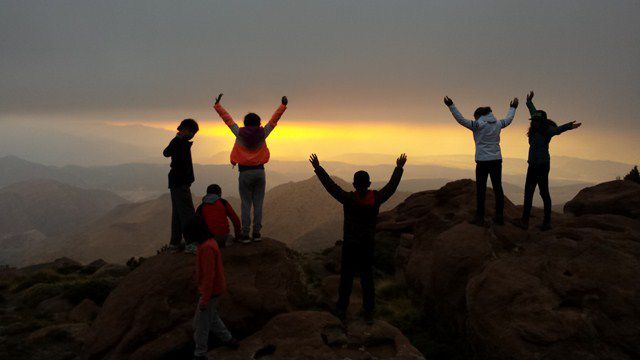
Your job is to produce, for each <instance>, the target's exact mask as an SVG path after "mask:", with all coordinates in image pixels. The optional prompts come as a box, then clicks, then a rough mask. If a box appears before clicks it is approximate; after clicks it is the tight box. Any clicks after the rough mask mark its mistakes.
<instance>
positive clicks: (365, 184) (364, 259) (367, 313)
mask: <svg viewBox="0 0 640 360" xmlns="http://www.w3.org/2000/svg"><path fill="white" fill-rule="evenodd" d="M309 162H311V165H312V166H313V168H314V170H315V173H316V175H317V176H318V179H320V182H321V183H322V185H323V186H324V188H325V189H326V190H327V191H328V192H329V194H330V195H331V196H333V197H334V198H335V199H336V200H338V202H340V203H341V204H342V205H343V208H344V234H343V242H342V259H341V271H340V288H339V289H338V304H337V306H336V315H338V317H339V318H340V319H341V320H345V319H346V314H347V307H348V306H349V297H350V296H351V289H352V287H353V277H354V275H355V274H356V273H359V275H360V284H361V285H362V307H363V310H364V318H365V320H366V321H367V323H369V324H370V323H372V322H373V312H374V310H375V289H374V282H373V254H374V237H375V230H376V222H377V220H378V213H379V212H380V206H381V205H382V204H383V203H384V202H385V201H387V200H389V198H390V197H391V196H392V195H393V194H394V193H395V191H396V189H397V188H398V185H399V184H400V180H401V178H402V172H403V167H404V164H405V163H406V162H407V156H406V155H405V154H402V155H400V157H399V158H398V160H397V161H396V168H395V170H394V171H393V175H392V176H391V180H390V181H389V183H388V184H387V185H385V186H384V187H383V188H382V189H380V190H379V191H375V190H370V189H369V187H370V186H371V180H370V179H369V174H368V173H367V172H366V171H358V172H356V173H355V174H354V176H353V187H354V188H355V190H356V191H351V192H347V191H345V190H343V189H342V188H340V186H338V184H336V183H335V182H334V181H333V180H332V179H331V177H330V176H329V174H327V172H326V171H325V170H324V169H323V168H322V166H320V161H319V160H318V157H317V156H316V154H312V155H311V157H310V159H309Z"/></svg>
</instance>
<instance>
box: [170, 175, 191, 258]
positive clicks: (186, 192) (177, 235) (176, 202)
mask: <svg viewBox="0 0 640 360" xmlns="http://www.w3.org/2000/svg"><path fill="white" fill-rule="evenodd" d="M169 190H170V192H171V241H170V244H171V245H176V246H178V245H180V243H182V234H183V232H184V227H185V226H186V225H187V222H188V221H189V220H190V219H191V218H193V217H194V216H195V214H196V210H195V208H194V207H193V198H192V197H191V189H190V188H189V186H181V187H175V188H171V189H169Z"/></svg>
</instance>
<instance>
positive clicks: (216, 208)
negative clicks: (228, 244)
mask: <svg viewBox="0 0 640 360" xmlns="http://www.w3.org/2000/svg"><path fill="white" fill-rule="evenodd" d="M209 196H211V195H207V197H209ZM207 197H205V200H204V202H203V204H202V205H201V206H200V208H198V213H199V214H201V215H202V218H203V219H204V221H205V222H206V223H207V227H208V228H209V232H210V233H211V235H214V236H216V235H229V221H228V220H227V218H229V219H231V222H232V223H233V231H234V234H235V236H236V238H239V236H240V219H239V218H238V215H237V214H236V212H235V211H233V207H232V206H231V204H229V202H228V201H226V200H224V199H217V200H214V201H210V200H208V199H207Z"/></svg>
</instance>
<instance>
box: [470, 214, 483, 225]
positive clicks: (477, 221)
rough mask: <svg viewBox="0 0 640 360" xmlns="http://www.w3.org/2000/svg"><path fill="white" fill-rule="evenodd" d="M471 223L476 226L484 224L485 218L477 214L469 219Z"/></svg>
mask: <svg viewBox="0 0 640 360" xmlns="http://www.w3.org/2000/svg"><path fill="white" fill-rule="evenodd" d="M469 224H471V225H476V226H484V218H481V217H478V216H475V217H474V218H473V219H471V220H469Z"/></svg>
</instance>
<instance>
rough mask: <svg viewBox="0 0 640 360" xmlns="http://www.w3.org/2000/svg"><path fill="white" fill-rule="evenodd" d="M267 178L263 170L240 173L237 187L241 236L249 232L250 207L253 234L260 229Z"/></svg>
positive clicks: (247, 234)
mask: <svg viewBox="0 0 640 360" xmlns="http://www.w3.org/2000/svg"><path fill="white" fill-rule="evenodd" d="M266 184H267V178H266V175H265V172H264V169H254V170H245V171H241V172H240V176H239V178H238V185H239V190H240V201H241V202H242V235H246V236H249V232H250V231H251V207H253V232H254V233H257V232H260V230H261V229H262V204H263V203H264V192H265V187H266Z"/></svg>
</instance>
